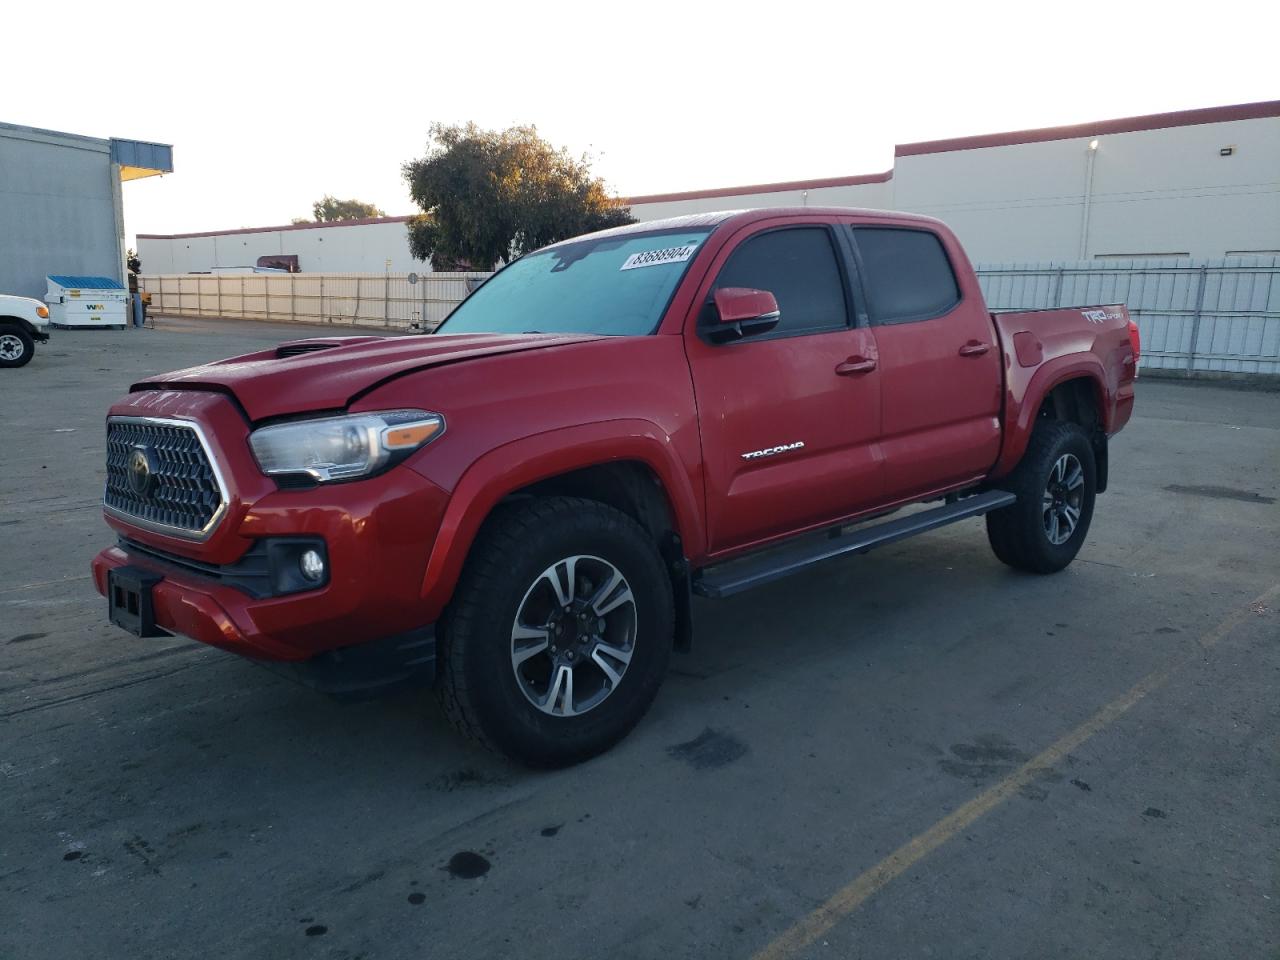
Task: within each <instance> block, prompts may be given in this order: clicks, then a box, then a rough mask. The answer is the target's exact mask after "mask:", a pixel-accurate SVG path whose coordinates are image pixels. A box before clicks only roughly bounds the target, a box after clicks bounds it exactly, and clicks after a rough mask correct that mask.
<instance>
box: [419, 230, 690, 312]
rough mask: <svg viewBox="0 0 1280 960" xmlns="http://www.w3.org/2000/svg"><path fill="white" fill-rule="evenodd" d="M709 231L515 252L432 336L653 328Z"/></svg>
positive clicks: (644, 235)
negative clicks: (524, 253)
mask: <svg viewBox="0 0 1280 960" xmlns="http://www.w3.org/2000/svg"><path fill="white" fill-rule="evenodd" d="M710 232H711V231H710V229H702V230H684V231H678V232H677V231H670V230H667V231H662V232H655V233H639V234H636V233H628V234H622V235H621V236H614V237H601V238H599V239H595V240H592V239H584V240H581V241H578V242H576V243H567V244H563V245H561V246H557V247H553V248H551V249H549V250H541V251H538V252H537V253H531V254H529V255H528V256H525V257H521V258H520V259H519V260H517V261H515V262H514V263H512V264H511V265H510V266H508V267H506V268H505V269H504V270H502V271H501V272H499V273H497V274H495V275H494V276H493V277H492V278H491V279H490V280H489V281H488V282H487V283H485V284H484V286H482V287H480V289H478V290H477V291H476V292H475V293H473V294H472V295H471V296H470V297H468V298H467V299H466V300H464V301H463V302H462V303H461V304H460V305H459V306H458V308H457V309H456V310H454V311H453V313H452V314H450V315H449V318H448V319H447V320H446V321H445V322H444V323H443V324H441V325H440V327H438V328H437V332H438V333H590V334H600V335H605V336H644V335H647V334H650V333H653V332H654V331H655V330H656V329H657V328H658V323H659V322H660V321H661V320H662V314H663V312H664V311H665V310H666V308H667V304H668V303H669V302H670V300H671V295H672V293H673V292H674V291H675V289H676V285H677V284H678V283H679V282H680V278H681V277H683V276H684V272H685V270H687V269H688V268H689V264H690V263H691V262H692V261H693V258H694V256H696V255H697V252H698V250H699V249H701V246H702V242H703V241H704V240H705V239H706V237H707V234H708V233H710Z"/></svg>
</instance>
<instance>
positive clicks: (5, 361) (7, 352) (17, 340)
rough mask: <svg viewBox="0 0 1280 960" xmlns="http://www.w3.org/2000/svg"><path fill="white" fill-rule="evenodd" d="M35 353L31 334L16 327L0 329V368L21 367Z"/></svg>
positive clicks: (34, 344) (34, 343)
mask: <svg viewBox="0 0 1280 960" xmlns="http://www.w3.org/2000/svg"><path fill="white" fill-rule="evenodd" d="M35 352H36V342H35V341H34V340H32V339H31V334H29V333H27V331H25V330H21V329H19V328H18V327H0V367H21V366H25V365H26V363H27V362H28V361H29V360H30V359H31V357H32V356H33V355H34V354H35Z"/></svg>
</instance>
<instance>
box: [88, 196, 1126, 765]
mask: <svg viewBox="0 0 1280 960" xmlns="http://www.w3.org/2000/svg"><path fill="white" fill-rule="evenodd" d="M1138 354H1139V343H1138V332H1137V327H1136V326H1135V324H1134V323H1133V322H1131V321H1130V319H1129V315H1128V312H1127V311H1126V309H1125V307H1123V306H1121V305H1110V304H1108V305H1098V306H1087V307H1075V308H1070V309H1053V310H1042V311H1032V312H1023V313H992V312H991V311H989V310H988V308H987V306H986V304H985V303H984V301H983V296H982V293H981V291H980V290H979V287H978V279H977V277H976V275H975V273H974V271H973V268H972V266H971V265H970V263H969V260H968V259H967V257H966V256H965V253H964V251H963V250H962V249H961V247H960V244H959V243H958V242H957V240H956V238H955V236H954V235H953V234H952V232H951V231H950V230H949V229H948V228H947V227H946V226H945V225H943V224H942V223H940V222H938V221H937V220H933V219H929V218H926V217H919V216H910V215H905V214H896V213H884V212H872V211H859V210H847V209H814V208H801V209H774V210H754V211H737V212H730V213H718V214H705V215H696V216H691V217H681V218H677V219H672V220H666V221H660V222H651V223H641V224H633V225H630V226H625V227H620V228H616V229H611V230H606V231H603V232H600V233H595V234H591V235H588V236H584V237H578V238H575V239H572V240H566V241H564V242H562V243H557V244H554V245H552V246H549V247H546V248H544V249H541V250H538V251H535V252H533V253H530V254H527V255H525V256H523V257H520V258H518V259H516V260H515V261H514V262H512V263H510V264H509V265H507V266H506V267H504V268H503V269H502V270H500V271H499V272H497V273H496V274H495V275H494V276H493V277H492V278H490V279H489V280H488V281H487V282H485V283H484V284H483V285H482V286H480V287H479V288H478V289H477V290H475V291H474V292H473V293H472V294H471V295H470V296H469V297H468V298H467V299H466V300H464V301H463V302H462V303H461V304H460V305H459V306H458V307H457V308H456V309H455V310H454V311H453V313H452V314H451V315H450V316H449V317H448V319H447V320H445V321H444V323H443V324H442V325H441V326H440V327H439V328H438V329H437V330H436V331H435V332H434V333H432V334H430V335H414V336H388V337H383V336H353V337H320V338H315V339H307V340H297V341H292V342H288V343H283V344H281V345H279V346H278V347H276V348H274V349H269V350H263V351H260V352H257V353H251V354H248V355H246V356H240V357H235V358H232V359H229V360H222V361H218V362H216V363H209V364H206V365H203V366H198V367H193V368H191V369H187V370H181V371H178V372H176V373H170V374H165V375H163V376H157V377H153V378H150V379H148V380H145V381H143V382H141V383H137V384H134V385H133V387H132V389H131V390H130V392H129V393H128V395H126V396H125V397H123V398H122V399H121V400H120V401H119V402H118V403H116V404H115V406H113V407H112V408H111V410H110V411H109V414H108V416H107V420H106V443H107V481H106V491H105V504H104V506H105V516H106V522H107V523H108V524H109V525H110V527H111V528H112V529H113V531H114V532H115V534H116V536H117V538H118V539H117V540H116V542H115V544H114V545H112V546H109V547H108V548H106V549H105V550H103V551H102V552H101V553H99V554H98V555H97V557H96V558H95V559H94V561H93V565H92V566H93V577H94V582H95V584H96V586H97V589H98V591H99V592H100V593H102V594H103V595H104V596H105V597H106V598H107V606H108V610H107V612H108V615H109V617H110V619H111V620H112V621H113V622H115V623H116V624H118V625H120V626H122V627H124V628H126V629H127V630H129V631H131V632H132V633H134V634H136V635H138V636H141V637H147V636H159V635H164V634H169V633H174V634H181V635H184V636H186V637H190V638H194V639H195V640H198V641H201V642H203V643H207V644H211V645H213V646H216V647H220V648H223V649H225V650H229V651H234V652H236V653H238V654H242V655H244V656H245V657H249V658H252V659H253V660H255V661H258V662H260V663H264V664H267V665H270V666H273V667H275V668H276V669H277V670H280V671H283V672H286V673H289V674H291V675H292V676H294V677H296V678H297V679H300V680H303V681H305V682H307V683H308V684H310V685H311V686H313V687H316V688H318V689H321V690H325V691H327V692H330V693H333V694H336V695H344V696H353V695H363V694H366V693H369V692H371V691H374V690H377V689H379V688H382V687H385V686H387V685H389V684H392V683H403V682H417V683H421V684H422V685H423V686H424V687H427V686H434V688H435V690H436V691H437V694H438V696H439V698H440V700H441V701H442V703H443V705H444V709H445V711H446V713H447V714H448V715H449V717H450V718H451V719H452V720H453V722H454V723H455V725H456V726H457V727H458V728H459V729H460V730H461V731H463V732H465V733H466V734H468V735H471V736H473V737H475V738H476V739H478V740H480V741H481V742H483V743H485V744H487V745H489V746H491V747H493V748H496V749H497V750H499V751H501V752H503V753H505V754H507V755H508V756H510V757H513V758H515V759H517V760H519V761H521V762H524V763H527V764H532V765H542V766H551V765H563V764H567V763H572V762H576V761H578V760H581V759H584V758H586V757H589V756H591V755H593V754H596V753H599V752H601V751H603V750H605V749H606V748H608V747H609V746H610V745H612V744H613V743H615V742H617V741H618V740H619V739H620V738H622V737H623V736H625V735H626V733H627V732H628V731H629V730H630V729H631V728H632V727H633V726H634V725H635V724H636V723H637V722H638V721H639V719H640V718H641V716H642V715H643V714H644V713H645V711H646V709H647V708H648V707H649V705H650V703H651V702H652V701H653V699H654V697H655V695H656V693H657V691H658V687H659V685H660V684H661V682H662V680H663V676H664V674H665V673H666V670H667V665H668V661H669V659H670V656H671V653H672V651H673V650H682V649H686V648H687V647H688V645H689V643H690V638H691V634H692V626H693V609H692V597H693V596H694V595H699V596H705V597H723V596H728V595H731V594H734V593H737V592H739V591H741V590H746V589H748V588H750V587H754V586H757V585H760V584H764V583H769V582H771V581H775V580H777V579H779V578H781V577H785V576H788V575H791V574H794V573H796V572H798V571H803V570H806V569H809V568H810V567H811V566H812V565H813V564H816V563H820V562H823V561H826V560H828V559H829V558H832V557H836V556H840V555H846V554H853V553H864V552H866V551H867V550H869V549H871V548H873V547H875V546H878V545H881V544H885V543H890V542H893V541H897V540H901V539H903V538H905V537H909V536H913V535H916V534H920V533H924V532H926V531H929V530H932V529H935V528H937V527H940V526H942V525H944V524H948V523H953V522H955V521H958V520H962V519H964V518H967V517H975V516H979V515H985V522H986V529H987V536H988V539H989V541H990V544H991V548H992V550H993V551H994V553H995V556H996V557H997V558H998V559H999V560H1001V561H1002V562H1004V563H1005V564H1008V565H1009V566H1011V567H1014V568H1016V569H1019V570H1025V571H1030V572H1033V573H1038V574H1048V573H1053V572H1054V571H1057V570H1061V569H1062V568H1063V567H1065V566H1067V564H1069V563H1070V562H1071V561H1072V559H1073V558H1074V557H1075V556H1076V553H1077V552H1078V551H1079V549H1080V546H1081V544H1082V542H1083V541H1084V538H1085V535H1086V533H1087V531H1088V529H1089V521H1090V517H1091V515H1092V513H1093V507H1094V496H1095V494H1097V493H1100V492H1102V491H1103V490H1105V489H1106V486H1107V473H1108V469H1107V467H1108V441H1109V439H1110V437H1112V436H1113V435H1114V434H1115V433H1116V431H1118V430H1119V429H1120V428H1121V427H1123V426H1124V425H1125V423H1126V422H1127V421H1128V420H1129V417H1130V414H1131V412H1132V409H1133V403H1134V381H1135V378H1136V376H1137V363H1138ZM1011 589H1016V587H1011Z"/></svg>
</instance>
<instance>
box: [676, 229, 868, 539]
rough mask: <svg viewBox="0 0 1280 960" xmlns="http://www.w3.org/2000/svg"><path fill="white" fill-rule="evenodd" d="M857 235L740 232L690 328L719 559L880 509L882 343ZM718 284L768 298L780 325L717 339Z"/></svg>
mask: <svg viewBox="0 0 1280 960" xmlns="http://www.w3.org/2000/svg"><path fill="white" fill-rule="evenodd" d="M848 252H849V247H848V240H847V238H845V237H842V236H840V229H839V227H838V226H837V225H833V224H831V223H829V222H826V221H825V220H824V219H822V218H816V217H787V218H779V219H777V220H770V221H765V222H763V223H756V224H751V225H749V226H747V227H744V228H743V229H742V231H741V233H740V234H739V235H737V236H735V237H734V238H733V239H732V240H731V241H730V243H728V244H726V246H725V248H724V249H723V250H721V252H720V253H719V254H718V255H717V258H716V260H715V261H714V262H713V263H712V265H711V269H710V270H709V271H708V273H707V278H706V280H704V281H703V285H702V287H701V288H700V290H699V292H698V298H697V300H696V301H695V303H696V304H697V306H696V307H695V310H697V311H698V316H697V318H696V322H695V323H686V327H685V343H686V348H687V351H688V356H689V366H690V369H691V372H692V376H693V382H694V390H695V393H696V397H697V402H698V418H699V422H700V427H701V431H702V448H703V457H704V466H705V470H706V477H705V480H706V497H707V528H708V538H709V545H710V549H711V551H712V552H713V553H722V552H725V551H728V550H732V549H736V548H740V547H743V546H747V545H751V544H755V543H759V542H761V541H764V540H767V539H769V538H771V537H775V536H778V535H782V534H786V533H790V532H793V531H796V530H799V529H801V528H804V527H808V526H816V525H820V524H823V523H827V522H830V521H832V520H836V519H839V518H841V517H844V516H847V515H848V514H850V513H853V512H855V511H857V510H859V509H862V508H864V507H868V506H872V505H874V504H876V503H877V502H879V501H880V499H881V498H882V495H883V486H884V484H883V476H882V472H881V459H880V453H879V450H878V448H877V446H876V440H877V437H878V435H879V432H880V382H879V374H878V372H877V370H876V353H875V341H874V339H873V337H872V335H871V331H870V329H868V327H867V326H866V323H865V320H864V321H863V322H862V323H861V324H859V323H858V322H857V320H856V319H855V318H856V317H857V315H858V313H857V311H856V310H855V309H854V300H853V295H852V289H851V287H850V284H849V277H848V275H847V273H848V271H847V268H848V264H849V259H848ZM720 287H750V288H754V289H759V290H768V291H769V292H771V293H772V294H773V295H774V296H775V297H776V298H777V301H778V307H779V309H780V312H781V319H780V321H779V323H778V326H777V327H776V328H774V330H773V331H771V332H769V333H767V334H761V335H757V336H754V337H749V338H747V339H743V340H739V341H735V342H730V343H713V342H712V341H711V339H710V338H709V337H708V336H707V326H708V321H709V320H710V319H711V317H713V316H714V313H713V312H712V310H711V308H710V306H709V301H710V299H711V297H712V296H713V295H714V291H715V290H716V289H718V288H720Z"/></svg>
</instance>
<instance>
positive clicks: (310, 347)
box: [276, 340, 337, 360]
mask: <svg viewBox="0 0 1280 960" xmlns="http://www.w3.org/2000/svg"><path fill="white" fill-rule="evenodd" d="M336 346H337V344H336V343H323V342H321V343H317V342H315V341H314V340H302V341H299V342H297V343H282V344H280V346H278V347H276V356H277V357H279V358H280V359H281V360H283V359H284V358H285V357H297V356H301V355H302V354H304V353H315V352H316V351H317V350H328V349H329V348H331V347H336Z"/></svg>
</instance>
